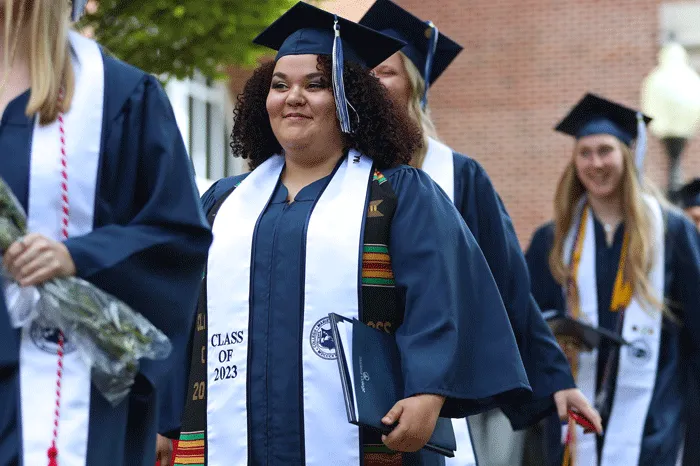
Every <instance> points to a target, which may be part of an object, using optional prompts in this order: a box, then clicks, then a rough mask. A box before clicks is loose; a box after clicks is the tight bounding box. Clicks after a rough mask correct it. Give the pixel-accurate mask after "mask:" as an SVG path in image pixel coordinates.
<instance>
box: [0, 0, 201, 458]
mask: <svg viewBox="0 0 700 466" xmlns="http://www.w3.org/2000/svg"><path fill="white" fill-rule="evenodd" d="M10 3H12V2H7V3H6V6H5V8H6V11H8V10H7V8H8V6H7V4H10ZM14 3H17V2H14ZM84 5H85V2H84V1H83V2H78V3H75V4H74V18H75V17H76V16H77V15H78V14H79V13H80V12H81V11H82V8H83V7H84ZM67 6H68V2H59V1H56V2H39V1H37V2H27V6H26V8H27V12H26V16H25V18H39V19H42V18H49V19H48V20H47V21H48V22H47V23H46V24H44V26H45V30H44V29H42V27H39V28H38V29H37V30H38V31H39V33H40V35H41V34H47V35H48V36H47V37H44V36H43V35H42V36H41V37H37V38H34V37H30V36H19V37H17V39H18V40H17V54H16V60H15V62H13V64H12V65H13V71H12V76H14V78H13V80H12V81H10V84H11V87H9V88H8V92H10V89H11V90H13V91H14V90H15V89H16V90H17V91H16V92H15V95H16V97H14V98H12V100H11V101H9V103H7V106H6V108H5V111H4V114H3V118H2V125H1V126H0V147H2V151H0V152H1V153H2V154H3V155H2V157H4V160H3V161H2V163H0V176H2V178H3V179H4V180H5V181H6V182H7V183H8V185H9V186H10V188H11V189H12V191H13V193H14V194H15V195H16V197H17V198H18V200H19V202H20V203H21V204H22V207H24V209H25V211H27V213H28V220H29V229H30V231H31V232H34V233H40V234H41V235H42V236H41V238H42V239H41V243H42V244H44V245H45V249H44V250H43V253H42V254H44V255H43V256H42V255H40V256H38V257H40V258H45V259H46V261H45V262H46V263H48V264H54V263H58V264H60V267H58V268H50V267H49V266H46V265H45V264H43V263H39V264H38V267H39V268H38V269H37V270H38V273H39V276H38V277H37V276H36V275H35V276H34V277H33V278H32V276H31V275H28V274H27V273H26V271H25V272H23V271H21V270H15V271H14V272H15V278H20V279H21V280H22V282H23V284H35V283H38V282H41V281H43V280H45V279H47V278H51V277H53V276H61V275H67V274H71V273H72V274H75V275H76V276H78V277H81V278H83V279H85V280H87V281H89V282H91V283H93V284H94V285H96V286H97V287H99V288H101V289H103V290H105V291H107V292H109V293H111V294H113V295H115V296H116V297H118V298H119V299H121V300H122V301H124V302H125V303H127V304H128V305H130V306H131V307H132V308H133V309H135V310H136V311H138V312H140V313H141V314H143V315H144V316H145V317H146V318H147V319H148V320H150V321H151V322H152V323H153V324H154V325H155V326H156V327H158V328H159V329H161V330H162V331H163V332H164V333H165V334H166V335H167V336H168V338H169V339H170V341H171V343H172V345H173V351H172V353H171V356H170V358H169V359H168V360H166V361H148V360H144V361H142V363H141V368H140V373H139V375H138V376H137V378H136V381H135V384H134V386H133V389H132V391H131V394H130V395H129V397H128V398H127V399H126V400H124V401H123V402H122V403H120V404H119V405H117V406H116V407H112V406H111V405H110V404H109V403H108V402H107V401H106V399H105V398H104V397H103V396H102V395H101V394H100V393H98V392H97V391H96V390H95V389H94V388H92V387H91V384H90V379H89V371H88V370H87V368H86V367H85V365H84V364H83V363H82V361H81V360H80V359H79V358H78V355H77V353H76V352H75V351H74V347H72V345H71V342H70V341H67V342H66V345H65V356H64V361H63V363H64V375H63V378H62V381H61V382H62V387H63V390H62V393H61V411H60V418H59V429H58V437H57V439H56V440H57V448H58V461H59V463H60V464H61V465H62V466H63V465H65V466H68V465H74V464H75V465H77V464H103V463H104V462H105V461H107V462H108V463H109V464H115V465H116V464H129V465H139V464H146V465H148V466H152V464H153V463H154V461H155V459H154V445H155V431H156V429H157V423H158V416H157V408H156V407H157V404H158V396H157V391H156V390H155V387H156V386H158V385H159V384H160V382H161V380H163V376H164V375H165V374H167V373H168V372H169V371H170V370H171V367H172V366H173V364H175V362H176V361H178V364H181V361H182V360H184V352H185V348H186V346H187V341H188V338H189V332H190V329H191V324H192V320H193V317H194V316H193V313H192V311H191V310H192V309H193V307H194V305H195V301H196V292H197V289H198V287H199V283H200V281H201V273H202V270H203V267H204V262H205V257H206V253H207V250H208V246H209V244H210V242H211V233H210V231H209V228H208V227H207V226H206V219H205V218H204V216H203V215H202V211H201V207H200V205H199V203H198V201H197V195H196V188H195V185H194V181H193V174H192V171H191V164H190V162H189V160H188V158H187V154H186V151H185V147H184V145H183V142H182V138H181V136H180V134H179V131H178V129H177V126H176V123H175V118H174V115H173V112H172V110H171V108H170V105H169V102H168V100H167V98H166V96H165V94H164V92H163V90H162V89H161V87H160V85H159V84H158V82H157V81H156V79H155V78H153V77H152V76H150V75H148V74H146V73H144V72H142V71H140V70H137V69H135V68H133V67H131V66H129V65H127V64H125V63H122V62H120V61H118V60H116V59H115V58H113V57H110V56H109V55H107V54H105V53H104V52H103V51H102V50H101V49H100V47H99V46H98V45H97V44H96V43H94V42H92V41H90V40H88V39H85V38H84V37H82V36H79V35H78V34H76V33H74V32H68V31H69V22H68V17H67V14H63V11H64V10H65V9H66V8H67ZM35 8H36V9H40V11H38V12H36V13H37V14H35V15H32V13H34V11H33V9H35ZM49 10H50V11H49ZM10 11H11V10H10ZM14 14H15V15H16V17H17V18H21V17H22V16H21V15H20V13H19V12H17V11H16V10H15V13H14ZM28 21H29V20H28ZM40 24H43V23H41V22H40ZM18 30H19V31H31V28H30V27H25V28H21V29H18ZM11 33H12V34H11V39H14V38H15V37H14V34H16V33H17V31H15V30H13V31H11ZM20 34H22V32H20ZM27 34H28V32H27ZM61 38H63V39H61ZM33 40H36V41H37V42H42V41H43V40H46V41H48V42H47V43H51V41H56V40H65V41H66V46H65V50H66V56H65V57H63V59H64V60H65V65H64V66H61V61H60V60H61V55H60V54H57V55H56V56H53V55H52V59H53V60H56V61H55V62H54V63H53V64H52V66H53V68H52V70H53V71H55V73H56V74H55V76H53V75H51V76H52V78H51V79H53V81H51V82H52V87H49V88H43V87H41V80H39V79H37V77H36V76H32V75H31V74H29V76H28V77H27V78H26V81H25V82H21V81H20V77H21V76H26V74H25V72H24V71H23V69H22V66H23V65H24V66H27V67H28V60H29V59H30V56H29V48H30V47H29V44H31V43H32V41H33ZM58 49H61V47H57V50H58ZM34 59H36V57H34V58H32V60H34ZM14 67H16V69H17V70H18V71H17V72H16V73H15V70H14ZM41 73H44V74H43V76H46V74H47V73H48V72H46V70H42V71H41ZM14 79H16V81H15V80H14ZM62 84H63V86H64V88H65V96H64V98H63V99H61V97H59V88H60V87H61V86H62ZM28 86H29V87H31V89H29V90H27V91H26V92H22V91H23V90H24V89H26V88H27V87H28ZM43 91H46V93H47V95H48V97H46V98H45V99H43V100H42V97H41V92H43ZM52 99H55V100H52ZM37 102H38V103H39V105H38V106H37ZM42 102H43V103H42ZM59 102H63V105H64V106H65V107H66V108H64V109H63V110H62V111H61V105H62V104H61V103H59ZM57 103H58V105H56V104H57ZM28 108H29V109H34V110H27V109H28ZM57 109H58V110H57ZM28 111H29V116H28V115H27V112H28ZM59 117H62V119H59ZM39 120H40V121H39ZM61 121H62V123H61ZM61 125H63V128H60V126H61ZM61 140H64V141H65V146H63V147H64V148H65V152H66V157H65V159H62V157H61V151H62V144H61ZM64 163H65V164H64ZM63 164H64V165H63ZM62 166H63V167H64V171H65V174H66V178H65V179H67V181H66V186H65V188H66V189H64V190H62V189H61V179H62V178H61V177H62V172H61V169H60V167H62ZM64 195H65V197H64V198H63V196H64ZM62 198H63V199H62ZM62 212H68V214H67V219H65V218H64V217H65V216H66V214H62ZM62 219H65V220H66V221H67V225H63V226H65V230H67V233H68V239H65V240H64V241H61V240H62V239H63V234H62V231H61V230H62V229H63V228H62V224H61V222H62V221H63V220H62ZM37 241H39V240H37ZM26 242H29V240H26ZM35 244H38V243H35ZM13 246H14V245H13ZM19 246H22V245H19ZM11 249H12V247H11V248H10V249H8V252H7V253H6V255H5V259H7V257H8V254H10V251H11ZM14 249H15V250H18V249H17V248H16V247H15V248H14ZM19 250H21V251H22V252H21V253H20V254H19V256H16V257H15V260H16V261H23V260H29V263H30V264H32V263H33V261H35V260H38V259H32V258H30V257H28V255H29V254H30V253H31V250H32V249H31V246H27V249H26V250H24V249H22V247H20V248H19ZM25 253H26V254H25ZM35 257H37V256H35ZM13 263H14V264H16V263H17V262H13ZM42 264H43V265H42ZM5 265H6V266H7V267H8V268H11V267H12V264H10V263H6V264H5ZM0 324H2V325H4V322H0ZM6 331H7V329H5V328H3V330H2V332H6ZM3 335H4V333H3ZM57 335H58V332H57V331H56V330H55V329H41V328H37V327H36V326H35V325H32V328H28V329H24V330H23V331H22V335H21V338H18V339H17V342H19V341H20V339H21V344H20V346H19V348H20V351H19V354H20V356H21V357H20V358H19V375H20V377H19V381H20V382H21V383H20V385H21V395H19V394H18V396H16V397H14V399H15V400H18V399H21V402H20V403H19V406H20V407H21V431H20V432H21V434H22V440H23V449H22V454H23V461H24V464H32V465H34V464H37V465H39V464H46V462H47V449H48V448H49V446H50V445H51V442H52V427H53V411H54V409H53V406H54V403H55V401H56V395H55V387H56V383H57V380H56V367H57V361H58V358H57V356H56V351H57V344H56V343H57V340H56V337H57ZM16 336H17V337H20V335H19V334H17V335H16ZM2 340H3V341H2V346H1V347H0V348H1V349H2V355H0V361H4V362H8V361H10V360H11V359H12V358H13V357H16V355H15V353H14V352H13V351H12V348H11V347H10V346H9V345H8V341H7V340H6V339H5V338H4V337H3V338H2ZM10 341H11V340H10ZM4 375H7V373H5V372H4ZM10 375H11V374H10ZM1 383H2V384H3V386H2V388H1V389H0V390H2V391H6V390H9V391H11V390H12V388H11V386H10V385H8V384H16V380H15V379H13V378H12V377H10V378H4V377H3V378H2V379H1ZM8 387H10V388H8ZM18 397H19V398H18ZM12 400H13V397H12V396H9V397H3V398H2V402H3V403H10V404H12ZM14 407H15V405H12V406H10V407H8V408H7V410H6V409H5V408H3V409H2V417H5V416H6V414H9V413H11V411H12V410H11V408H14ZM18 421H19V420H18ZM19 425H20V423H19V422H17V423H16V424H15V425H14V426H15V427H14V429H16V428H18V426H19ZM3 427H4V425H3ZM13 435H17V432H15V430H13V429H10V430H9V431H7V430H2V431H0V446H1V448H2V450H4V449H5V447H6V446H7V445H8V444H9V443H10V441H11V439H12V436H13ZM2 450H0V452H1V451H2ZM3 454H4V453H3ZM3 458H4V456H3Z"/></svg>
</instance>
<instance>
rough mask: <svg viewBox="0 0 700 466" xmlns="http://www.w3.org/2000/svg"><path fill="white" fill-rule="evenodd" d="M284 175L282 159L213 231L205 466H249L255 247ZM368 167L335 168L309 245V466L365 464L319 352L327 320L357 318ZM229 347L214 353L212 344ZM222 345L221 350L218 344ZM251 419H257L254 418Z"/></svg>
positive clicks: (351, 159)
mask: <svg viewBox="0 0 700 466" xmlns="http://www.w3.org/2000/svg"><path fill="white" fill-rule="evenodd" d="M283 167H284V159H283V157H281V156H279V155H277V156H273V157H271V158H270V159H268V160H267V161H266V162H265V163H263V164H262V165H260V166H259V167H258V168H257V169H255V170H254V171H253V172H252V173H251V174H250V175H248V177H247V178H246V179H245V180H243V182H242V183H241V184H240V186H238V187H237V188H236V189H235V190H234V191H233V192H232V193H231V195H230V196H229V197H228V198H227V199H226V201H224V203H223V204H222V206H221V208H220V210H219V212H218V213H217V216H216V221H215V222H214V226H213V234H214V242H213V244H212V246H211V249H210V252H209V262H208V266H207V267H208V269H207V270H208V272H207V313H208V314H207V318H208V325H207V329H208V332H209V333H208V335H209V337H208V340H209V343H208V348H207V382H208V383H207V459H208V464H211V465H219V464H226V465H231V466H235V465H242V466H244V465H247V464H248V431H247V425H248V415H249V413H248V412H247V400H246V397H247V387H246V379H247V363H248V352H249V344H250V340H249V329H248V322H249V318H250V316H249V312H250V306H249V300H250V285H251V272H252V270H251V261H252V246H253V244H254V240H255V228H256V225H257V222H258V219H259V218H260V216H261V215H262V213H263V212H264V211H265V208H266V207H267V205H268V203H269V200H270V198H271V196H272V194H273V192H274V189H275V187H276V186H277V183H278V180H279V177H280V174H281V173H282V169H283ZM371 174H372V160H371V159H369V158H367V157H365V156H363V155H360V154H359V153H357V152H356V151H350V154H349V155H348V157H347V158H346V160H344V161H343V162H342V164H341V166H340V167H339V168H338V170H337V172H336V173H335V175H334V176H333V178H332V180H331V181H330V183H329V185H328V186H327V187H326V189H325V191H324V192H323V193H322V195H321V197H320V198H319V200H318V202H317V203H316V206H315V207H314V210H313V212H312V214H311V217H310V220H309V223H308V230H307V235H306V266H305V271H306V275H305V288H304V310H303V312H304V315H303V336H302V348H301V351H302V366H303V370H302V372H303V392H302V393H303V398H304V438H305V452H306V464H307V465H308V466H326V465H329V464H333V465H339V466H357V465H359V464H360V440H359V429H358V427H356V426H354V425H351V424H350V423H348V419H347V413H346V410H345V404H344V397H343V391H342V386H341V383H340V376H339V373H338V367H337V363H336V361H335V357H336V355H335V352H334V351H332V350H330V351H329V350H328V348H327V347H324V346H322V345H321V344H320V343H323V341H325V339H327V334H326V332H324V330H325V331H328V330H330V324H329V321H328V313H329V312H337V313H339V314H342V315H344V316H345V317H348V318H357V317H358V307H359V301H358V299H359V289H358V287H359V277H360V272H361V268H360V257H361V255H360V253H359V251H360V248H361V245H362V240H363V238H362V223H363V219H364V215H365V209H366V202H367V193H368V185H369V182H370V176H371ZM219 334H220V335H222V337H223V336H224V335H228V336H229V342H230V344H228V345H226V346H220V345H217V346H212V336H214V335H219ZM217 343H220V342H217ZM253 415H254V414H253Z"/></svg>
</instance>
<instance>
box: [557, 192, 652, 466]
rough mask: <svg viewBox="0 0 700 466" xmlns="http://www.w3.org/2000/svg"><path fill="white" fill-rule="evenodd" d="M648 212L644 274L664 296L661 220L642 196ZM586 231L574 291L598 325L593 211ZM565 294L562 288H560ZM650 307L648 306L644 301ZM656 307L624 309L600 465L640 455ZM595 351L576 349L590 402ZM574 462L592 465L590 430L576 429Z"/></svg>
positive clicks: (567, 248)
mask: <svg viewBox="0 0 700 466" xmlns="http://www.w3.org/2000/svg"><path fill="white" fill-rule="evenodd" d="M644 201H645V204H646V206H647V211H648V212H649V214H650V215H651V220H652V229H653V235H652V238H653V241H654V244H653V254H654V261H653V266H652V270H651V273H650V276H649V279H650V282H651V285H652V290H653V291H654V292H655V294H656V299H658V300H659V302H663V297H664V234H665V229H664V222H663V215H662V211H661V206H660V205H659V203H658V201H657V200H655V199H653V198H652V197H650V196H644ZM584 206H585V199H582V200H581V201H580V202H579V205H578V208H577V214H578V215H577V216H576V217H575V218H578V219H580V218H581V214H582V212H583V208H584ZM587 217H588V219H587V223H586V226H585V228H586V234H585V238H584V243H583V249H582V251H581V261H580V263H579V272H578V282H577V286H578V295H579V301H580V309H581V316H580V317H579V318H580V319H581V320H583V321H585V322H586V323H588V324H590V325H592V326H594V327H597V326H598V292H597V285H596V283H597V282H596V261H595V255H596V243H595V230H594V220H593V215H590V214H589V215H588V216H587ZM578 229H579V224H578V222H577V224H575V225H573V227H572V228H571V230H570V231H569V234H568V236H567V238H566V241H565V243H564V263H565V264H569V263H570V261H571V250H572V247H573V243H574V240H575V236H576V233H577V231H578ZM564 293H566V290H564ZM649 306H650V305H649ZM661 321H662V312H661V310H660V309H648V310H645V309H644V308H643V307H642V305H641V304H640V302H639V299H638V297H637V295H636V294H635V295H634V296H633V297H632V301H631V302H630V304H629V306H628V307H627V309H626V311H625V316H624V322H623V326H622V337H623V338H624V339H625V340H626V341H628V342H630V343H631V345H625V346H623V347H622V348H621V349H620V353H619V366H618V372H617V385H616V389H615V396H614V399H613V404H612V410H611V413H610V419H609V421H608V426H607V429H606V431H605V444H604V446H603V452H602V456H603V457H602V460H601V462H600V464H601V466H618V465H630V466H632V465H636V464H638V463H639V457H640V453H641V446H642V437H643V432H644V423H645V422H646V419H647V414H648V411H649V405H650V403H651V397H652V394H653V392H654V386H655V384H656V373H657V368H658V360H659V347H660V343H661ZM597 363H598V351H597V350H593V351H591V352H583V351H582V352H580V353H579V364H578V366H579V371H578V374H577V377H576V384H577V385H578V387H579V389H580V390H581V391H582V392H583V394H584V395H585V396H586V398H588V399H589V400H594V399H595V398H596V392H595V388H596V371H597ZM576 438H577V442H576V453H575V455H576V465H577V466H589V465H590V466H596V465H597V464H598V454H597V450H596V440H595V435H594V434H586V435H584V434H583V428H581V427H580V426H577V431H576Z"/></svg>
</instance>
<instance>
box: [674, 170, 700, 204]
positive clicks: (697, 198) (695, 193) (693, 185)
mask: <svg viewBox="0 0 700 466" xmlns="http://www.w3.org/2000/svg"><path fill="white" fill-rule="evenodd" d="M676 199H677V200H678V201H679V202H680V206H681V208H683V209H688V208H690V207H697V206H700V178H695V179H694V180H693V181H691V182H690V183H688V184H686V185H684V186H683V187H682V188H681V189H679V190H678V192H677V193H676Z"/></svg>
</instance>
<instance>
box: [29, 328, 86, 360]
mask: <svg viewBox="0 0 700 466" xmlns="http://www.w3.org/2000/svg"><path fill="white" fill-rule="evenodd" d="M29 335H30V337H31V338H32V341H33V342H34V344H35V345H36V346H37V347H38V348H39V349H40V350H42V351H45V352H47V353H50V354H57V353H58V335H59V330H58V329H57V328H55V327H46V326H43V325H40V324H38V323H37V322H36V321H34V322H32V325H31V327H30V329H29ZM73 351H75V345H74V344H73V343H72V342H71V341H70V340H65V341H64V343H63V354H68V353H72V352H73Z"/></svg>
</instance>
